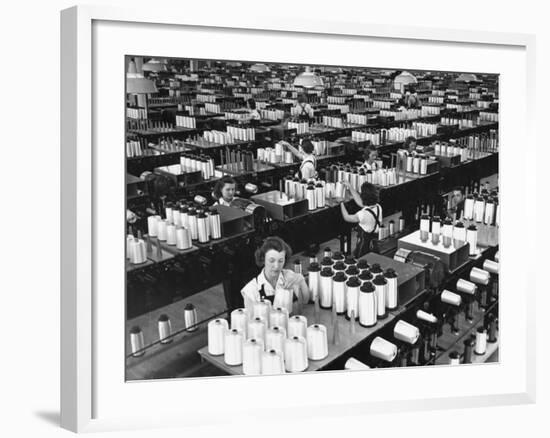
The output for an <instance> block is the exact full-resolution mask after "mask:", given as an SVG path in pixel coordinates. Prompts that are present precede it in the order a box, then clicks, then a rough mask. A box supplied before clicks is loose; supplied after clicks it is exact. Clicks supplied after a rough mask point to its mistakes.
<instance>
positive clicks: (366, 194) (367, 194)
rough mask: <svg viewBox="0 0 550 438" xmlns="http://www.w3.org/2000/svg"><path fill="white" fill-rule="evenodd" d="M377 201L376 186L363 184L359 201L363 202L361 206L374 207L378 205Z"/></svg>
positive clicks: (367, 183)
mask: <svg viewBox="0 0 550 438" xmlns="http://www.w3.org/2000/svg"><path fill="white" fill-rule="evenodd" d="M378 200H379V197H378V189H377V188H376V186H375V185H374V184H371V183H369V182H365V183H363V185H362V186H361V201H363V205H365V206H366V205H374V204H377V203H378Z"/></svg>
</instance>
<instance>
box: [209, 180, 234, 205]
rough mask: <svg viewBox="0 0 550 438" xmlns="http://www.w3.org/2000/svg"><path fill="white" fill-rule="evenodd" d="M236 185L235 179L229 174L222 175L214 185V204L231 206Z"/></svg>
mask: <svg viewBox="0 0 550 438" xmlns="http://www.w3.org/2000/svg"><path fill="white" fill-rule="evenodd" d="M236 187H237V181H235V180H234V179H233V178H232V177H230V176H227V175H226V176H224V177H222V178H221V179H220V180H219V181H218V182H217V183H216V185H215V186H214V191H213V193H212V196H213V197H214V199H216V202H215V203H214V205H225V206H226V207H230V206H231V201H233V199H235V189H236Z"/></svg>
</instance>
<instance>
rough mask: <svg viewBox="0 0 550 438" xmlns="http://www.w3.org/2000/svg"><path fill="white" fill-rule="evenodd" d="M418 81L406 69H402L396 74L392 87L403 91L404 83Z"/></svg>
mask: <svg viewBox="0 0 550 438" xmlns="http://www.w3.org/2000/svg"><path fill="white" fill-rule="evenodd" d="M417 82H418V81H417V80H416V78H415V77H414V76H413V75H412V74H410V73H409V72H408V71H403V72H401V73H400V74H398V75H397V76H396V77H395V78H394V80H393V88H394V89H396V90H399V91H403V89H404V88H405V85H409V84H416V83H417Z"/></svg>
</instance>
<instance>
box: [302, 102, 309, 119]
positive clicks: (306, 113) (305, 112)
mask: <svg viewBox="0 0 550 438" xmlns="http://www.w3.org/2000/svg"><path fill="white" fill-rule="evenodd" d="M300 106H301V107H302V112H301V113H300V116H307V117H309V114H308V112H307V111H306V106H305V105H302V104H300Z"/></svg>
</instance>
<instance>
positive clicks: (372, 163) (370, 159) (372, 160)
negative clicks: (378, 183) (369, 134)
mask: <svg viewBox="0 0 550 438" xmlns="http://www.w3.org/2000/svg"><path fill="white" fill-rule="evenodd" d="M364 158H365V161H364V163H363V164H362V165H361V167H362V168H363V169H365V170H377V169H378V163H377V161H376V160H377V159H378V151H377V150H376V148H375V147H374V146H371V145H369V146H367V147H366V149H365V153H364Z"/></svg>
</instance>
